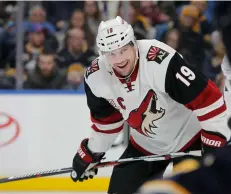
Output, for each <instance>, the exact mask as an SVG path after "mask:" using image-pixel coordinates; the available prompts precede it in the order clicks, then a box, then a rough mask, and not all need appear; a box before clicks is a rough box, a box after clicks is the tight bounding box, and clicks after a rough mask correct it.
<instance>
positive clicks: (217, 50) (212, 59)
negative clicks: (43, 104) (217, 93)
mask: <svg viewBox="0 0 231 194" xmlns="http://www.w3.org/2000/svg"><path fill="white" fill-rule="evenodd" d="M224 55H225V46H224V44H223V41H222V39H221V36H219V37H217V39H216V40H215V41H214V42H213V51H212V52H211V53H209V54H207V56H206V59H205V63H204V69H203V71H204V75H205V76H207V77H208V78H209V79H211V80H212V81H213V82H215V83H216V85H217V86H218V87H219V88H222V86H223V81H224V75H223V73H222V71H221V63H222V61H223V58H224Z"/></svg>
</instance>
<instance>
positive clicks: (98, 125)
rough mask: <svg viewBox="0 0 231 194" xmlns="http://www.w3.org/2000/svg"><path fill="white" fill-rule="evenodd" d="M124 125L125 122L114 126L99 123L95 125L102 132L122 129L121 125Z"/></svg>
mask: <svg viewBox="0 0 231 194" xmlns="http://www.w3.org/2000/svg"><path fill="white" fill-rule="evenodd" d="M123 124H124V120H122V121H119V122H117V123H113V124H108V125H101V124H98V123H94V125H95V126H96V127H97V128H98V129H100V130H110V129H115V128H118V127H120V126H121V125H123Z"/></svg>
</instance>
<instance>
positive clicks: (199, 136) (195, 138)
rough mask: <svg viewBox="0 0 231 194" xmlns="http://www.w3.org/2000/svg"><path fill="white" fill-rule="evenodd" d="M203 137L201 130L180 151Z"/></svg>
mask: <svg viewBox="0 0 231 194" xmlns="http://www.w3.org/2000/svg"><path fill="white" fill-rule="evenodd" d="M200 138H201V131H200V132H198V133H197V134H196V135H195V136H194V137H193V138H192V139H191V140H189V141H188V143H186V144H185V145H184V146H183V147H182V148H181V149H180V150H179V151H178V152H183V151H185V150H187V149H188V148H189V147H190V146H191V145H192V144H193V143H194V142H195V141H196V140H198V139H200Z"/></svg>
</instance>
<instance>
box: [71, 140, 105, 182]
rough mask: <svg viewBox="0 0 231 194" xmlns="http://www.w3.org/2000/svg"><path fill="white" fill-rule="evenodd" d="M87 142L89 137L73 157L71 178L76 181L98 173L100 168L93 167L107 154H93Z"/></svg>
mask: <svg viewBox="0 0 231 194" xmlns="http://www.w3.org/2000/svg"><path fill="white" fill-rule="evenodd" d="M87 144H88V139H84V140H83V141H82V142H81V144H80V147H79V149H78V151H77V153H76V154H75V157H74V159H73V165H72V167H73V171H72V172H71V178H72V180H73V181H74V182H76V181H80V182H82V181H84V180H87V179H88V178H93V177H94V176H95V175H96V174H97V173H98V169H92V167H94V166H95V165H96V164H98V163H99V162H100V160H102V159H103V156H104V155H105V153H95V154H93V153H92V152H91V150H90V149H89V148H88V147H87Z"/></svg>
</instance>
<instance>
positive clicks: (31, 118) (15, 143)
mask: <svg viewBox="0 0 231 194" xmlns="http://www.w3.org/2000/svg"><path fill="white" fill-rule="evenodd" d="M0 102H1V103H0V110H1V111H0V173H1V174H0V176H13V175H23V174H27V173H34V172H39V171H45V170H50V169H57V168H65V167H71V165H72V159H73V156H74V154H75V152H76V150H77V148H78V146H79V144H80V142H81V140H82V139H83V138H86V137H88V136H89V134H90V131H91V128H90V126H91V125H90V117H89V110H88V108H87V103H86V99H85V96H84V95H76V94H53V93H51V94H34V93H28V94H25V93H22V94H20V93H17V94H11V93H9V94H4V95H2V94H0ZM123 150H124V148H123V147H122V146H120V147H117V148H113V149H112V150H111V151H110V152H108V153H107V160H112V159H117V158H118V157H119V156H120V154H121V153H122V152H123ZM110 174H111V168H104V169H101V170H100V171H99V174H98V176H97V177H96V178H94V179H93V180H89V181H86V182H83V183H73V182H72V180H71V179H70V178H69V175H68V174H66V175H63V176H56V177H49V178H36V179H31V180H29V181H28V180H27V181H18V182H13V183H7V184H1V185H0V191H3V190H4V191H7V190H8V191H29V190H30V191H32V190H33V191H37V190H38V191H39V190H40V191H41V190H46V191H58V190H59V191H61V190H64V191H106V188H107V186H108V183H109V176H110Z"/></svg>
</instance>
